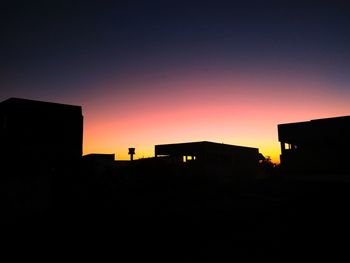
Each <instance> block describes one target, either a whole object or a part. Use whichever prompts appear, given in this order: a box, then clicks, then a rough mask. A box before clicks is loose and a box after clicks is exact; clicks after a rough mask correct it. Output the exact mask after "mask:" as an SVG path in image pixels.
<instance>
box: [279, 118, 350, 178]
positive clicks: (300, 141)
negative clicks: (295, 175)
mask: <svg viewBox="0 0 350 263" xmlns="http://www.w3.org/2000/svg"><path fill="white" fill-rule="evenodd" d="M349 134H350V116H341V117H335V118H326V119H316V120H311V121H305V122H296V123H286V124H279V125H278V140H279V142H280V143H281V156H280V158H281V167H282V168H283V169H284V170H285V171H289V172H307V173H348V172H350V166H349V157H350V153H349V148H350V137H349Z"/></svg>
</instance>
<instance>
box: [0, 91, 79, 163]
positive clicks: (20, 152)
mask: <svg viewBox="0 0 350 263" xmlns="http://www.w3.org/2000/svg"><path fill="white" fill-rule="evenodd" d="M0 122H1V125H0V145H1V150H0V151H1V153H0V155H1V160H2V161H4V163H6V164H8V165H13V166H15V165H16V164H18V163H19V162H21V163H22V164H23V163H24V164H25V165H27V166H30V167H33V168H34V169H35V170H55V169H56V168H58V167H62V166H64V165H70V164H72V163H75V162H77V161H79V160H80V158H81V156H82V142H83V116H82V109H81V107H80V106H73V105H65V104H58V103H50V102H42V101H34V100H27V99H20V98H10V99H7V100H5V101H3V102H1V103H0Z"/></svg>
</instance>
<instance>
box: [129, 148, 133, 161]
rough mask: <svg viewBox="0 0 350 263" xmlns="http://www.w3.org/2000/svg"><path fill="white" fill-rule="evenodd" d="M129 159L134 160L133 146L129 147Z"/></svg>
mask: <svg viewBox="0 0 350 263" xmlns="http://www.w3.org/2000/svg"><path fill="white" fill-rule="evenodd" d="M128 154H129V155H130V161H133V160H134V154H135V148H129V152H128Z"/></svg>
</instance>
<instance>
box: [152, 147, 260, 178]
mask: <svg viewBox="0 0 350 263" xmlns="http://www.w3.org/2000/svg"><path fill="white" fill-rule="evenodd" d="M155 156H156V157H158V158H159V157H166V158H168V159H169V160H170V161H171V162H173V163H193V164H199V165H200V166H201V167H203V165H204V166H206V168H207V166H215V167H218V168H219V167H223V166H224V167H226V168H228V167H230V168H232V169H233V170H234V171H237V172H240V173H255V172H256V169H257V166H258V163H259V149H257V148H251V147H243V146H236V145H229V144H223V143H214V142H208V141H202V142H189V143H176V144H162V145H156V146H155Z"/></svg>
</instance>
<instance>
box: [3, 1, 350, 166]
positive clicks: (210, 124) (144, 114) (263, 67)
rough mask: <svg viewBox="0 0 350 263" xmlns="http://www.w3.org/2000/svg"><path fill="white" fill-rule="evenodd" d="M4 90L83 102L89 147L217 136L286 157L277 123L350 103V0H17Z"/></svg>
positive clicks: (117, 148) (6, 27)
mask: <svg viewBox="0 0 350 263" xmlns="http://www.w3.org/2000/svg"><path fill="white" fill-rule="evenodd" d="M8 2H9V3H8V4H5V5H2V8H1V11H0V22H1V23H0V34H1V41H0V42H1V43H0V100H5V99H7V98H9V97H21V98H28V99H35V100H44V101H52V102H59V103H68V104H74V105H81V106H82V107H83V114H84V154H87V153H93V152H94V153H115V154H116V158H117V159H128V158H129V157H128V155H127V153H128V148H129V147H135V148H136V156H135V158H142V157H150V156H153V155H154V145H155V144H162V143H177V142H189V141H203V140H206V141H213V142H220V143H221V142H223V143H226V144H234V145H242V146H251V147H257V148H259V150H260V152H261V153H262V154H264V155H265V156H268V155H269V156H271V157H272V159H273V161H275V162H278V161H279V154H280V148H279V143H278V139H277V124H279V123H286V122H295V121H304V120H310V119H316V118H324V117H334V116H340V115H350V103H349V101H350V100H349V99H350V48H349V47H350V15H349V14H350V4H348V3H347V2H348V1H227V2H225V1H219V0H217V1H166V0H164V1H151V0H150V1H130V0H129V1H95V2H93V1H22V2H21V1H8Z"/></svg>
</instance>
